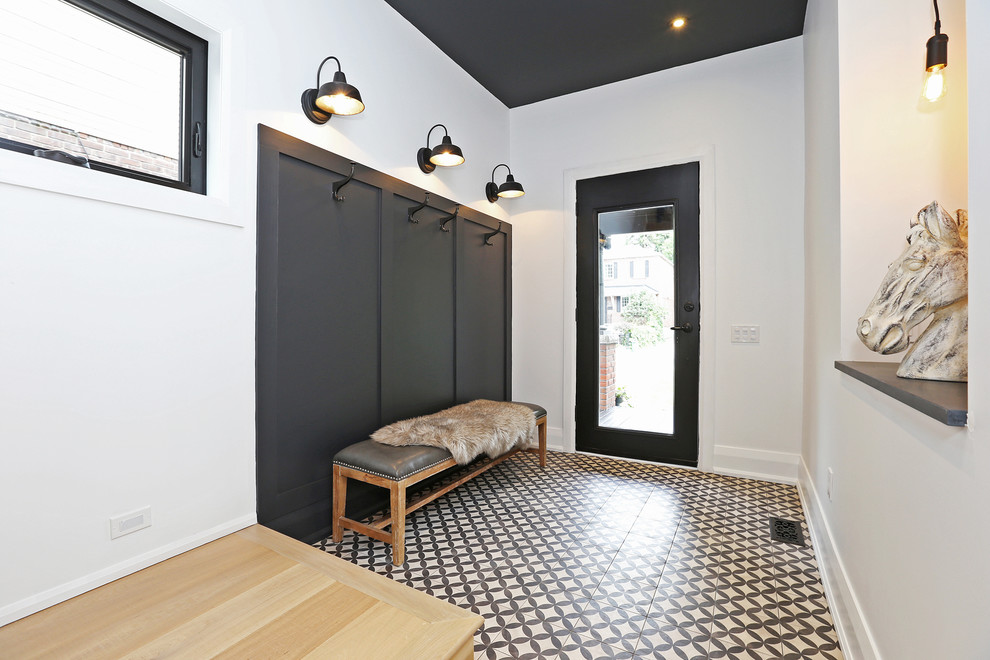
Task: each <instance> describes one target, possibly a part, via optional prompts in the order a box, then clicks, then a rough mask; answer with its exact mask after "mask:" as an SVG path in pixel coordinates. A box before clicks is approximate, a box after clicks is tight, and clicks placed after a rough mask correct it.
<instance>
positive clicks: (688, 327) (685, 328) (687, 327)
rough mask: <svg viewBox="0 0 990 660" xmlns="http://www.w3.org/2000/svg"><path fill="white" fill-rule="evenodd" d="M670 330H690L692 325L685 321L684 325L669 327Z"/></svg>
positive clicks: (692, 328) (692, 327)
mask: <svg viewBox="0 0 990 660" xmlns="http://www.w3.org/2000/svg"><path fill="white" fill-rule="evenodd" d="M670 329H671V330H680V331H681V332H691V331H692V330H694V326H693V325H691V324H690V323H685V324H684V325H675V326H673V327H671V328H670Z"/></svg>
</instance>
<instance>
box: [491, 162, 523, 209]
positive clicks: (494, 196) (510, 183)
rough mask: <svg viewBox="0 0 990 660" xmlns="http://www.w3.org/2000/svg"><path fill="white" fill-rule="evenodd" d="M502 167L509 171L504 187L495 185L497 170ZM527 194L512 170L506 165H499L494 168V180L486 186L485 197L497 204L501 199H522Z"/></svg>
mask: <svg viewBox="0 0 990 660" xmlns="http://www.w3.org/2000/svg"><path fill="white" fill-rule="evenodd" d="M500 167H504V168H505V169H507V170H509V174H508V176H506V177H505V183H503V184H502V185H500V186H499V185H496V184H495V170H497V169H498V168H500ZM525 194H526V191H525V190H523V187H522V184H521V183H519V182H518V181H516V180H515V178H514V177H513V176H512V170H511V169H509V166H508V165H506V164H505V163H499V164H498V165H496V166H495V167H494V168H492V180H491V181H489V182H488V183H487V184H485V197H487V198H488V201H489V202H492V203H494V202H497V201H498V198H499V197H506V198H512V197H522V196H523V195H525Z"/></svg>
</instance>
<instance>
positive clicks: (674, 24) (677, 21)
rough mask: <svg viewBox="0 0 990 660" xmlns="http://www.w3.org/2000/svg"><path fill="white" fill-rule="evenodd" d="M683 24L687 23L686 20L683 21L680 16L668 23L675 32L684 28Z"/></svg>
mask: <svg viewBox="0 0 990 660" xmlns="http://www.w3.org/2000/svg"><path fill="white" fill-rule="evenodd" d="M685 23H687V20H685V19H684V18H683V17H681V16H678V17H677V18H675V19H674V20H672V21H671V22H670V26H671V27H672V28H674V29H675V30H679V29H681V28H682V27H684V24H685Z"/></svg>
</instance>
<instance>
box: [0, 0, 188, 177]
mask: <svg viewBox="0 0 990 660" xmlns="http://www.w3.org/2000/svg"><path fill="white" fill-rule="evenodd" d="M206 72H207V44H206V41H205V40H203V39H200V38H199V37H197V36H195V35H193V34H191V33H189V32H187V31H185V30H183V29H181V28H179V27H177V26H175V25H173V24H172V23H169V22H168V21H165V20H164V19H162V18H160V17H158V16H155V15H154V14H151V13H150V12H148V11H146V10H144V9H141V8H139V7H137V6H136V5H133V4H131V3H129V2H126V1H125V0H30V2H19V3H10V4H7V5H6V6H0V147H3V148H6V149H11V150H14V151H19V152H22V153H26V154H33V155H36V156H42V157H45V158H50V159H52V160H56V161H59V162H64V163H67V164H70V165H81V166H84V167H89V168H91V169H94V170H100V171H105V172H110V173H113V174H119V175H123V176H127V177H131V178H136V179H141V180H144V181H149V182H153V183H160V184H162V185H167V186H170V187H174V188H181V189H186V190H190V191H193V192H198V193H205V192H206V153H205V146H206V133H205V129H206V93H207V92H206Z"/></svg>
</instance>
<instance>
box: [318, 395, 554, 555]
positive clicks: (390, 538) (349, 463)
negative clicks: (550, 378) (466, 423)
mask: <svg viewBox="0 0 990 660" xmlns="http://www.w3.org/2000/svg"><path fill="white" fill-rule="evenodd" d="M515 403H519V404H520V405H523V406H527V407H529V408H531V409H532V410H533V414H534V415H535V416H536V430H537V437H538V440H539V446H538V447H532V448H521V447H517V448H515V449H513V450H511V451H509V452H506V453H505V454H502V455H501V456H499V457H498V458H495V459H492V460H490V461H486V462H484V463H482V464H480V465H479V466H478V467H476V468H475V469H473V470H471V471H470V472H468V473H467V474H465V475H463V476H462V477H461V478H459V479H457V480H456V481H454V482H453V483H450V484H448V485H446V486H444V487H443V488H441V489H439V490H436V491H432V492H429V493H426V494H425V495H423V496H421V497H419V498H417V499H415V500H413V501H412V502H406V489H407V488H408V487H409V486H413V485H415V484H418V483H419V482H421V481H423V480H424V479H427V478H429V477H432V476H433V475H435V474H437V473H438V472H443V471H444V470H446V469H448V468H451V467H454V466H456V465H457V462H456V461H455V460H454V459H453V458H452V457H451V455H450V452H449V451H447V450H446V449H440V448H438V447H426V446H423V445H409V446H406V447H392V446H390V445H383V444H381V443H378V442H375V441H374V440H364V441H362V442H358V443H356V444H353V445H351V446H350V447H346V448H344V449H342V450H341V451H340V452H338V453H337V455H336V456H334V459H333V512H332V518H333V540H334V542H335V543H340V542H341V541H342V540H343V539H344V529H345V528H346V529H351V530H354V531H355V532H358V533H360V534H364V535H365V536H369V537H371V538H373V539H377V540H379V541H384V542H385V543H390V544H391V545H392V563H393V564H395V565H396V566H398V565H399V564H401V563H402V562H404V561H405V555H406V551H405V533H406V525H405V521H406V514H408V513H412V512H413V511H415V510H416V509H419V508H420V507H422V506H425V505H426V504H429V503H430V502H432V501H433V500H435V499H437V498H438V497H440V496H441V495H444V494H446V493H448V492H450V491H451V490H453V489H454V488H457V487H458V486H460V485H461V484H463V483H464V482H466V481H468V480H470V479H473V478H474V477H476V476H478V475H479V474H481V473H482V472H484V471H485V470H488V469H489V468H491V467H492V466H494V465H498V464H499V463H501V462H502V461H504V460H505V459H507V458H509V457H510V456H513V455H514V454H516V453H517V452H520V451H529V452H534V453H538V454H539V455H540V466H541V467H546V464H547V411H546V409H545V408H543V407H541V406H537V405H535V404H532V403H521V402H518V401H516V402H515ZM348 479H357V480H358V481H363V482H365V483H369V484H374V485H375V486H381V487H382V488H387V489H388V490H389V499H390V506H389V512H388V514H387V515H385V516H382V517H381V518H378V519H377V520H374V521H372V522H370V523H368V524H365V523H361V522H358V521H357V520H352V519H350V518H347V517H346V516H345V515H344V508H345V505H346V502H347V480H348ZM386 527H390V529H389V531H387V532H386V531H385V528H386Z"/></svg>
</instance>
